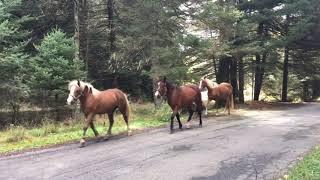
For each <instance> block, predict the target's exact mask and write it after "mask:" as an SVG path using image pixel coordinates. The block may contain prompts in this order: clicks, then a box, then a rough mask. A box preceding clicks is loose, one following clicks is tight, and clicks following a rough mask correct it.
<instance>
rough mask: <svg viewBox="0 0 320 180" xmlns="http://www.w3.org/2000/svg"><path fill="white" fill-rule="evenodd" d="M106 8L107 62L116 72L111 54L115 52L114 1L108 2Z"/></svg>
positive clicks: (109, 0)
mask: <svg viewBox="0 0 320 180" xmlns="http://www.w3.org/2000/svg"><path fill="white" fill-rule="evenodd" d="M107 3H108V6H107V11H108V26H109V31H110V33H109V39H108V40H109V60H110V62H111V64H112V66H113V67H114V69H115V70H116V71H117V65H116V63H115V62H114V59H113V58H112V57H113V53H114V52H115V49H116V45H115V41H116V32H115V28H114V21H115V18H114V0H108V2H107Z"/></svg>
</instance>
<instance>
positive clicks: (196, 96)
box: [180, 85, 202, 106]
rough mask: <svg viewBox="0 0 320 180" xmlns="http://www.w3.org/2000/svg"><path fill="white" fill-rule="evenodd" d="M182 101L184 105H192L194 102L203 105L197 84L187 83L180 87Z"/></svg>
mask: <svg viewBox="0 0 320 180" xmlns="http://www.w3.org/2000/svg"><path fill="white" fill-rule="evenodd" d="M180 93H181V95H180V101H181V104H182V105H183V106H190V105H192V104H193V103H196V104H197V105H201V104H202V101H201V91H200V89H199V87H198V86H197V85H185V86H181V87H180Z"/></svg>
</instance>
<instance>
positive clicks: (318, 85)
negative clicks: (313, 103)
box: [312, 80, 320, 100]
mask: <svg viewBox="0 0 320 180" xmlns="http://www.w3.org/2000/svg"><path fill="white" fill-rule="evenodd" d="M319 97H320V80H313V81H312V99H313V100H316V99H317V98H319Z"/></svg>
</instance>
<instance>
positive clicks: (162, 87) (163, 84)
mask: <svg viewBox="0 0 320 180" xmlns="http://www.w3.org/2000/svg"><path fill="white" fill-rule="evenodd" d="M166 93H167V78H166V77H163V80H160V81H158V83H157V90H156V92H155V93H154V95H155V97H156V98H160V97H162V96H164V95H166Z"/></svg>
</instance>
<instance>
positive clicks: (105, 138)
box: [103, 134, 111, 141]
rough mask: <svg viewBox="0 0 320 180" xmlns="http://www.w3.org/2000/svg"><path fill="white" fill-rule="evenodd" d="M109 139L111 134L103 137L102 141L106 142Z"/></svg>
mask: <svg viewBox="0 0 320 180" xmlns="http://www.w3.org/2000/svg"><path fill="white" fill-rule="evenodd" d="M110 137H111V134H108V135H107V136H105V137H103V140H104V141H107V140H109V139H110Z"/></svg>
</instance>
